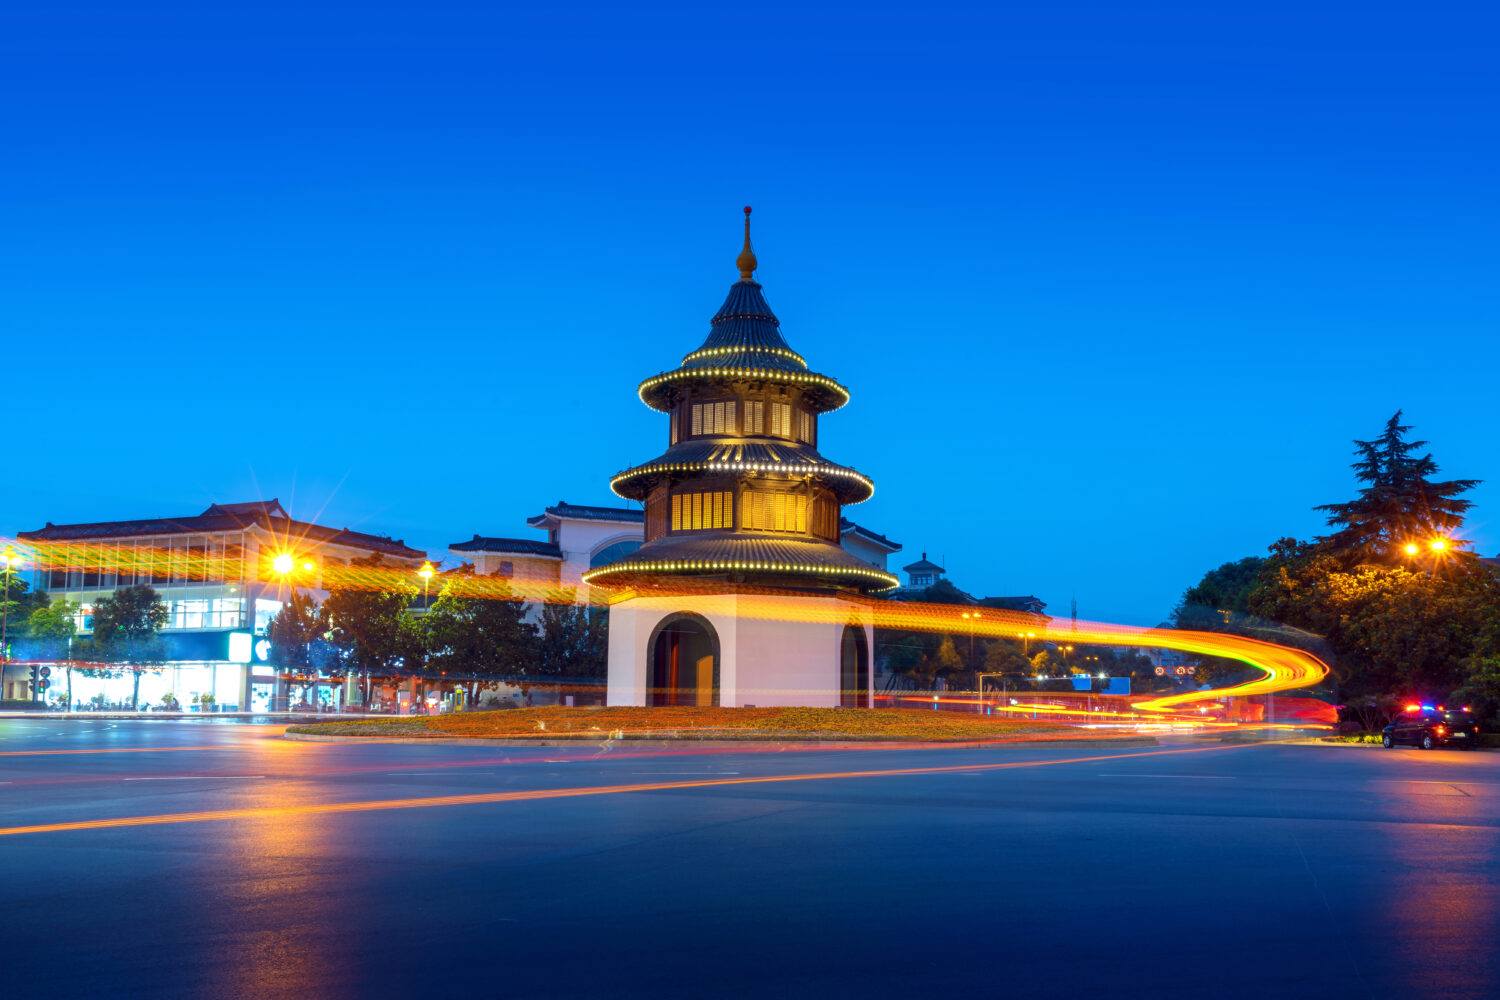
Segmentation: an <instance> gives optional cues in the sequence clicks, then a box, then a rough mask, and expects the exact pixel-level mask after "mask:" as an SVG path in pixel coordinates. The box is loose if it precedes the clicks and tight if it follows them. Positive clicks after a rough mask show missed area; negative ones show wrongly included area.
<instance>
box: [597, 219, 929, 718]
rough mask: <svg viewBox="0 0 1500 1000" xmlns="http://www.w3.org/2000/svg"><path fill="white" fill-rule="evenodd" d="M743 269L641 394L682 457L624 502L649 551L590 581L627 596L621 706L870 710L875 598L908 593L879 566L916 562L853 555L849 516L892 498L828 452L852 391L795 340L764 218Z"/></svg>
mask: <svg viewBox="0 0 1500 1000" xmlns="http://www.w3.org/2000/svg"><path fill="white" fill-rule="evenodd" d="M736 264H737V265H738V267H739V271H740V280H739V281H737V282H735V283H734V284H733V285H732V286H730V289H729V295H728V296H727V297H726V298H725V300H724V304H723V306H721V307H720V308H719V311H718V312H717V313H716V314H715V315H714V317H713V319H712V321H711V322H710V328H709V334H708V339H707V340H705V341H704V342H703V344H702V346H700V347H699V348H698V349H697V350H695V351H692V352H691V353H689V354H687V355H686V356H684V357H683V359H682V363H681V364H680V365H679V366H678V367H676V368H674V369H673V370H671V371H669V372H664V373H662V374H660V375H656V376H653V377H652V378H648V379H646V380H645V381H644V382H642V383H641V384H640V387H639V393H640V397H641V400H642V402H644V403H645V404H646V405H647V406H649V407H651V408H652V409H654V410H658V411H660V412H662V413H665V414H666V415H667V450H666V451H665V452H664V453H663V454H661V455H659V456H658V457H656V458H654V459H652V460H650V461H649V462H644V463H642V464H640V465H637V466H634V467H633V468H629V469H626V470H625V471H623V472H621V473H619V474H618V475H616V476H615V477H614V479H613V480H612V481H611V483H610V485H611V487H612V488H613V489H614V491H615V492H616V493H617V494H618V495H620V496H622V497H625V498H628V499H632V500H639V501H641V502H642V503H643V504H644V505H645V509H646V510H645V515H646V523H645V539H646V540H645V544H644V545H642V546H641V548H640V549H639V550H637V551H636V552H633V553H631V554H630V555H628V556H626V557H624V558H622V559H619V560H617V561H615V562H612V563H608V564H606V565H603V566H600V567H598V568H597V569H593V570H591V571H589V572H588V573H585V574H584V576H583V579H584V581H585V582H586V583H588V584H590V585H591V586H594V587H602V588H606V589H613V590H615V591H616V595H617V596H616V600H615V603H614V604H613V605H612V606H611V610H610V654H609V657H610V666H609V700H610V704H626V705H629V704H635V705H640V704H664V705H680V704H695V705H709V704H722V705H750V704H760V705H774V704H781V705H833V704H846V705H862V704H868V698H869V685H870V677H869V645H870V642H871V632H870V628H871V626H870V624H869V617H870V616H869V614H868V608H867V606H866V597H867V595H870V594H875V593H880V592H884V591H888V590H891V589H893V588H895V587H896V586H897V584H898V582H899V581H898V580H897V579H896V577H895V576H893V575H892V574H890V573H888V572H886V571H885V569H883V568H882V567H881V566H877V565H875V564H874V561H875V560H877V559H878V560H879V561H880V562H881V563H883V562H884V553H888V552H890V551H894V550H895V549H898V548H899V546H897V545H894V544H893V543H890V542H889V540H887V539H885V538H883V537H881V536H874V535H873V533H870V534H871V537H870V538H868V539H863V540H862V541H863V543H864V548H865V549H867V550H868V551H864V552H862V553H861V555H860V556H856V555H855V554H853V553H851V552H849V551H846V550H845V549H844V547H843V546H842V545H840V539H841V537H842V534H843V530H844V529H843V525H844V523H845V521H844V519H843V517H842V510H843V507H844V506H845V505H847V504H855V503H859V502H860V501H862V500H866V499H868V498H869V497H870V496H871V495H872V494H873V493H874V491H875V487H874V484H873V483H872V482H871V481H870V479H869V478H868V477H867V476H865V475H863V474H861V473H860V472H857V471H856V470H854V469H852V468H850V467H848V466H845V465H840V464H838V463H836V462H832V461H829V460H828V459H826V458H824V457H823V454H822V452H821V451H820V450H819V447H818V445H819V427H818V423H819V418H820V417H821V416H822V415H823V414H825V413H828V412H830V411H832V410H836V409H838V408H839V407H841V406H843V405H844V404H845V403H846V402H848V400H849V392H848V390H846V389H845V388H844V387H843V386H842V385H840V384H839V383H838V382H837V381H836V380H834V379H833V378H830V377H829V376H827V375H822V374H819V373H818V372H816V371H813V370H812V368H811V367H810V366H809V365H808V363H807V361H806V360H805V359H804V358H803V357H802V355H800V354H798V353H797V352H796V351H794V350H793V349H792V348H791V346H790V345H788V344H787V342H786V340H785V338H783V337H782V335H781V324H780V321H779V320H777V318H776V315H775V314H774V313H773V312H771V307H770V306H769V305H768V304H767V303H766V299H765V296H764V295H763V294H762V290H761V286H760V284H759V283H758V282H757V281H756V280H755V277H754V275H755V270H756V267H757V261H756V259H755V253H754V251H753V250H752V248H751V245H750V209H748V208H747V209H745V244H744V249H743V250H742V252H741V253H740V256H739V258H738V260H737V261H736ZM768 592H772V594H768ZM773 595H774V596H773ZM750 600H753V601H754V609H753V611H752V610H749V608H748V606H747V603H746V602H747V601H750ZM776 602H780V603H776Z"/></svg>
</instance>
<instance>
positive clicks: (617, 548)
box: [589, 538, 641, 569]
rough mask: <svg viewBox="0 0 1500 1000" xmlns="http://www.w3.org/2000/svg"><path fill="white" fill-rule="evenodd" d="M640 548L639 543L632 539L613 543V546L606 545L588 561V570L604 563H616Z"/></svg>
mask: <svg viewBox="0 0 1500 1000" xmlns="http://www.w3.org/2000/svg"><path fill="white" fill-rule="evenodd" d="M640 547H641V543H640V542H639V541H637V540H636V539H634V538H627V539H626V540H624V541H623V542H615V543H614V544H613V545H606V546H605V547H604V548H602V549H600V550H599V551H598V552H595V553H594V555H593V557H592V558H591V559H589V569H594V568H595V567H598V566H603V565H604V564H606V563H612V562H617V561H618V560H621V559H624V558H625V557H626V556H628V555H630V553H632V552H634V551H635V550H636V549H638V548H640Z"/></svg>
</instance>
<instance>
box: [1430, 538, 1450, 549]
mask: <svg viewBox="0 0 1500 1000" xmlns="http://www.w3.org/2000/svg"><path fill="white" fill-rule="evenodd" d="M1427 544H1428V545H1429V546H1430V547H1431V548H1432V551H1434V552H1441V551H1443V550H1444V549H1446V548H1447V547H1448V540H1447V539H1446V538H1442V537H1438V538H1434V539H1433V540H1432V541H1430V542H1428V543H1427Z"/></svg>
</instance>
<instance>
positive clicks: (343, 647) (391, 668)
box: [323, 554, 425, 705]
mask: <svg viewBox="0 0 1500 1000" xmlns="http://www.w3.org/2000/svg"><path fill="white" fill-rule="evenodd" d="M350 565H351V566H356V567H372V566H374V567H382V568H384V567H386V566H387V564H386V563H385V562H384V560H382V559H381V558H380V556H379V554H376V555H375V556H372V557H371V558H369V559H355V560H352V561H351V562H350ZM383 579H387V580H388V581H389V582H387V583H386V584H385V586H384V587H383V588H382V589H374V588H370V587H368V586H365V585H363V582H362V580H363V578H362V577H357V576H351V581H350V582H349V583H342V582H338V581H333V582H331V583H330V585H329V589H328V599H327V600H326V601H324V602H323V611H324V613H326V614H327V615H328V623H329V627H330V628H329V634H328V637H329V640H330V641H331V642H332V643H333V645H334V647H335V648H336V651H337V655H336V657H335V658H334V659H333V660H331V661H330V664H329V670H330V672H331V673H343V672H345V671H347V672H352V673H353V674H355V675H356V676H357V677H358V678H359V685H360V693H361V697H362V702H363V704H365V705H368V704H369V703H370V678H371V677H372V676H373V675H375V674H382V675H390V676H397V675H400V674H403V673H405V674H412V673H416V672H418V671H420V670H421V668H422V662H423V657H424V646H425V642H424V637H423V632H422V628H421V626H420V625H418V624H417V623H416V622H415V621H414V620H413V619H412V616H411V614H410V612H409V610H408V609H409V608H410V606H411V601H412V598H413V597H415V596H416V595H417V593H418V590H417V587H416V586H415V585H414V584H411V583H407V582H405V581H404V580H403V579H402V578H401V577H399V576H398V575H395V574H391V575H389V576H388V577H383Z"/></svg>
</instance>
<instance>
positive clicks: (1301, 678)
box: [0, 540, 1328, 713]
mask: <svg viewBox="0 0 1500 1000" xmlns="http://www.w3.org/2000/svg"><path fill="white" fill-rule="evenodd" d="M0 541H4V540H0ZM16 544H17V545H18V547H21V548H23V549H27V550H30V551H29V554H28V558H27V562H28V563H29V564H30V565H32V566H35V567H36V568H37V569H39V570H43V571H45V570H48V569H68V570H75V569H76V570H81V571H83V572H86V573H99V574H101V575H102V576H103V577H104V579H105V580H108V579H109V578H110V574H112V573H113V572H114V571H115V570H116V569H117V564H116V563H115V560H116V559H117V558H118V556H117V555H116V553H115V547H114V545H113V544H111V543H105V544H98V543H91V542H18V543H16ZM178 559H179V556H178V555H176V554H173V555H172V556H171V569H172V570H173V571H174V573H175V572H183V570H180V569H178V567H179V562H178ZM260 562H261V566H260V568H259V571H258V572H257V571H256V567H254V566H244V567H241V566H239V565H231V564H229V563H227V562H225V561H224V560H222V559H221V560H218V561H217V562H215V561H212V560H197V561H192V560H189V562H188V564H187V566H186V570H185V573H186V576H187V578H188V579H189V580H191V581H193V582H195V583H205V584H213V583H239V582H241V581H242V579H248V580H250V581H251V582H253V581H254V578H255V577H256V576H257V575H258V576H259V577H260V580H261V582H263V583H275V582H277V579H278V577H277V574H275V572H274V570H273V569H271V567H270V566H269V556H267V555H264V554H263V555H262V558H261V560H260ZM168 568H169V567H168V553H167V552H166V551H165V550H161V549H158V550H156V551H155V552H154V553H146V552H136V553H135V558H134V560H133V561H132V562H131V563H130V564H129V566H128V569H129V570H130V571H131V572H133V573H134V574H135V575H136V578H140V577H141V576H145V578H146V579H150V578H151V577H152V576H155V577H156V578H161V577H162V576H163V575H165V574H166V572H167V571H168ZM417 572H418V567H417V565H416V563H413V564H412V565H410V566H405V565H397V564H394V563H392V564H388V565H379V566H342V565H334V564H332V563H327V564H324V565H322V566H321V567H315V568H314V570H313V571H311V572H310V573H309V579H307V580H305V581H303V583H302V585H303V586H306V587H309V588H312V587H318V588H321V589H328V588H331V587H348V588H353V589H371V590H401V589H405V590H406V591H407V592H408V593H411V594H415V593H417V592H418V591H419V590H420V589H421V588H420V587H419V586H418V585H417ZM441 580H442V593H445V594H449V595H452V596H456V597H464V598H479V599H496V600H513V601H526V602H529V603H568V604H571V603H573V591H572V590H569V589H560V588H559V587H558V586H557V585H556V584H554V583H550V582H546V581H542V580H530V579H526V578H524V577H514V578H504V577H486V576H473V575H467V574H448V575H445V576H443V577H441ZM830 596H831V595H828V594H825V595H821V596H813V595H809V594H808V593H806V592H797V591H779V590H772V589H769V588H764V587H750V586H745V585H741V584H731V583H725V582H723V581H714V580H701V581H697V580H693V579H691V578H686V579H684V578H677V579H673V580H671V581H670V583H669V582H668V581H665V580H662V581H659V583H658V585H654V586H651V587H649V588H648V587H638V588H636V589H635V590H629V591H622V592H617V593H614V594H612V595H610V596H609V598H608V600H609V602H610V603H618V602H620V601H623V600H628V599H630V598H634V597H644V598H652V599H668V600H673V601H682V602H687V603H685V604H684V606H683V608H682V610H693V609H699V610H703V609H711V608H713V606H714V605H715V603H716V602H717V603H722V604H723V605H724V608H725V610H726V612H727V613H729V614H733V615H735V616H738V617H750V618H758V619H764V620H771V621H796V622H817V623H824V624H840V625H841V624H844V623H848V622H861V623H864V624H870V625H873V626H875V627H876V628H889V629H903V630H910V631H920V632H945V633H949V634H953V635H960V634H962V635H968V634H970V633H972V634H973V635H975V636H976V637H982V638H999V639H1011V638H1015V637H1016V636H1017V635H1026V636H1027V637H1028V638H1031V639H1034V641H1035V642H1036V643H1038V644H1039V645H1041V644H1045V643H1048V642H1052V643H1067V644H1070V645H1076V644H1086V645H1096V646H1125V647H1131V648H1136V649H1158V648H1159V649H1175V650H1180V651H1182V652H1188V653H1195V654H1198V655H1201V656H1217V657H1223V658H1225V659H1231V660H1237V661H1239V662H1241V663H1244V664H1246V665H1247V666H1250V667H1254V668H1255V669H1257V670H1259V671H1261V673H1262V675H1263V676H1261V677H1258V678H1256V679H1254V680H1250V681H1245V682H1243V683H1240V684H1233V685H1230V686H1227V687H1215V688H1209V689H1207V690H1202V691H1187V692H1183V693H1180V694H1172V695H1165V696H1160V697H1151V698H1142V699H1141V700H1139V701H1134V702H1132V703H1131V706H1132V707H1133V708H1134V709H1135V710H1137V711H1141V712H1155V713H1170V712H1172V711H1173V710H1174V709H1178V708H1180V707H1181V706H1184V705H1190V704H1193V703H1198V702H1207V701H1217V700H1220V699H1223V698H1230V697H1245V696H1249V695H1258V694H1271V693H1273V692H1277V691H1287V690H1293V689H1296V688H1303V687H1308V686H1311V685H1313V684H1317V683H1318V682H1319V681H1321V680H1323V678H1325V677H1326V676H1327V675H1328V666H1327V665H1326V664H1325V663H1323V661H1321V660H1319V659H1318V658H1317V657H1315V656H1313V655H1312V654H1310V653H1307V652H1304V651H1303V650H1300V649H1293V648H1291V647H1289V646H1281V645H1277V644H1275V643H1270V642H1264V641H1262V640H1259V639H1250V638H1246V637H1244V636H1237V635H1229V634H1226V633H1222V632H1193V631H1186V630H1178V629H1156V628H1140V627H1137V626H1131V625H1113V624H1109V623H1106V622H1089V621H1079V622H1076V623H1074V622H1072V621H1071V620H1070V621H1068V622H1066V623H1063V622H1060V621H1059V622H1054V620H1053V619H1051V618H1049V617H1047V616H1045V615H1033V614H1027V613H1025V612H1020V611H1001V610H992V609H988V608H985V609H980V610H979V613H978V614H977V615H976V614H975V610H976V609H975V608H974V607H973V606H971V605H958V604H918V603H914V602H906V601H889V600H881V599H878V598H868V597H859V596H855V595H851V594H839V595H838V596H837V598H836V599H830ZM590 597H591V599H592V600H594V601H596V602H598V601H600V599H601V597H602V594H601V589H600V588H592V591H591V593H590Z"/></svg>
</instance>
